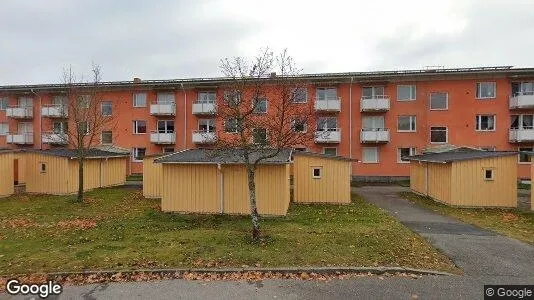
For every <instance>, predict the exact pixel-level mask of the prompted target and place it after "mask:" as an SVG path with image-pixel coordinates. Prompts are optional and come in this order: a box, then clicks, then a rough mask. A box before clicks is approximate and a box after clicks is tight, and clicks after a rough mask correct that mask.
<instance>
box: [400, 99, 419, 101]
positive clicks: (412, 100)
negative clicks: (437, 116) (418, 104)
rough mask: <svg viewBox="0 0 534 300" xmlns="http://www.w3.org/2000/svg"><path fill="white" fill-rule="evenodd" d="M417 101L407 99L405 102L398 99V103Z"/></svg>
mask: <svg viewBox="0 0 534 300" xmlns="http://www.w3.org/2000/svg"><path fill="white" fill-rule="evenodd" d="M415 100H416V99H405V100H401V99H397V102H413V101H415Z"/></svg>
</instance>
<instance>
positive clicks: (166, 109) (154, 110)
mask: <svg viewBox="0 0 534 300" xmlns="http://www.w3.org/2000/svg"><path fill="white" fill-rule="evenodd" d="M150 114H151V115H154V116H174V115H176V106H175V105H174V103H172V104H167V103H165V104H160V103H156V104H151V105H150Z"/></svg>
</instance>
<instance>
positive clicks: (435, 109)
mask: <svg viewBox="0 0 534 300" xmlns="http://www.w3.org/2000/svg"><path fill="white" fill-rule="evenodd" d="M430 110H431V111H444V110H449V108H448V107H447V108H431V109H430Z"/></svg>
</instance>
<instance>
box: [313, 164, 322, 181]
mask: <svg viewBox="0 0 534 300" xmlns="http://www.w3.org/2000/svg"><path fill="white" fill-rule="evenodd" d="M311 169H312V170H311V171H312V178H313V179H321V177H322V176H323V167H321V166H313V167H311ZM315 170H319V175H315Z"/></svg>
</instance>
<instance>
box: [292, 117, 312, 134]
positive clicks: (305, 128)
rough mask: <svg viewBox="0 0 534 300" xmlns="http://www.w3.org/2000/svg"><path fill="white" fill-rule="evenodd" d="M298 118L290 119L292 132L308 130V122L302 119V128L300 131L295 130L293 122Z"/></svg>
mask: <svg viewBox="0 0 534 300" xmlns="http://www.w3.org/2000/svg"><path fill="white" fill-rule="evenodd" d="M297 120H298V118H294V119H292V120H291V129H292V130H293V132H298V133H306V132H308V123H307V122H306V121H305V120H304V122H303V124H302V125H304V130H302V131H297V130H295V123H296V122H297Z"/></svg>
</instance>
